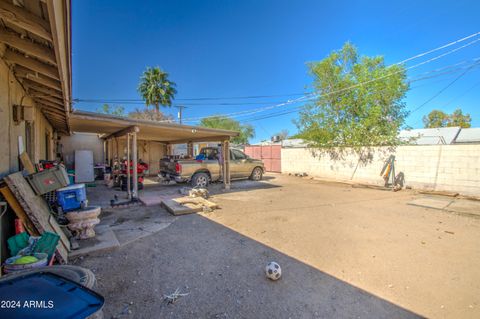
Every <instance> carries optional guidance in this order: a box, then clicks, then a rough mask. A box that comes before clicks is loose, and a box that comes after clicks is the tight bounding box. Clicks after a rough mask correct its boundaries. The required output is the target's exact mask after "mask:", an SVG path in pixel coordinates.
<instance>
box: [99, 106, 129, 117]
mask: <svg viewBox="0 0 480 319" xmlns="http://www.w3.org/2000/svg"><path fill="white" fill-rule="evenodd" d="M97 112H98V113H103V114H110V115H116V116H125V108H124V107H123V106H120V105H116V106H110V105H108V104H106V103H105V104H103V105H102V107H101V108H97Z"/></svg>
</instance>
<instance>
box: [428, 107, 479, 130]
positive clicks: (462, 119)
mask: <svg viewBox="0 0 480 319" xmlns="http://www.w3.org/2000/svg"><path fill="white" fill-rule="evenodd" d="M471 122H472V118H471V117H470V114H463V112H462V110H461V109H459V108H458V109H456V110H455V111H453V113H452V114H447V113H445V112H443V111H439V110H433V111H431V112H430V113H428V115H425V116H424V117H423V124H424V125H425V128H435V127H452V126H460V127H462V128H468V127H471Z"/></svg>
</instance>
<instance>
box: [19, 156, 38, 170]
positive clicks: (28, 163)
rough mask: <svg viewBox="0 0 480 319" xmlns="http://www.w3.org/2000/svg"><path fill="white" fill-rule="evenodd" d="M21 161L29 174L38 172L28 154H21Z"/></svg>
mask: <svg viewBox="0 0 480 319" xmlns="http://www.w3.org/2000/svg"><path fill="white" fill-rule="evenodd" d="M20 161H21V162H22V165H23V167H24V168H25V170H26V171H27V172H28V174H33V173H35V172H36V171H35V166H33V163H32V161H31V160H30V157H29V156H28V154H27V153H26V152H23V153H22V154H20Z"/></svg>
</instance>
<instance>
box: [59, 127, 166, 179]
mask: <svg viewBox="0 0 480 319" xmlns="http://www.w3.org/2000/svg"><path fill="white" fill-rule="evenodd" d="M61 144H62V145H63V150H62V153H63V156H64V160H65V163H66V164H67V167H69V168H71V167H73V165H74V159H75V150H92V151H93V160H94V163H103V162H104V160H105V154H104V145H103V139H101V138H99V137H98V135H97V134H92V133H73V134H72V135H70V136H62V137H61ZM117 144H118V153H117ZM106 146H107V148H108V153H109V154H113V155H112V158H111V159H113V157H115V155H116V154H118V157H119V158H120V159H122V158H124V157H126V156H127V143H126V139H125V138H117V139H116V140H115V139H113V140H111V142H110V143H108V145H106ZM137 149H138V159H139V160H140V159H141V160H142V161H144V162H145V163H147V164H148V165H149V171H150V174H151V175H156V174H158V171H159V170H160V159H161V158H162V157H163V156H165V154H166V145H165V144H163V143H159V142H154V141H145V140H138V141H137Z"/></svg>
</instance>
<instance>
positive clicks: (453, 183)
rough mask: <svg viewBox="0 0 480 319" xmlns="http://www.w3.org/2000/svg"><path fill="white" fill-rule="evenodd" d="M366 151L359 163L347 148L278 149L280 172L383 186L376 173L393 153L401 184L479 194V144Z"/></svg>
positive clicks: (403, 147)
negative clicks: (330, 151) (322, 149)
mask: <svg viewBox="0 0 480 319" xmlns="http://www.w3.org/2000/svg"><path fill="white" fill-rule="evenodd" d="M342 154H343V155H342ZM369 154H370V156H371V158H369V159H367V160H366V161H364V162H362V161H359V156H358V155H357V154H356V153H354V152H352V151H351V150H350V149H343V153H339V152H335V153H332V154H329V153H327V152H325V151H323V152H322V151H318V150H312V149H308V148H282V173H300V172H305V173H307V174H308V175H309V176H314V177H319V178H324V179H331V180H338V181H354V182H363V183H370V184H378V185H383V184H384V181H383V179H382V177H381V176H380V172H381V170H382V168H383V166H384V163H385V160H386V159H388V157H389V156H390V155H395V157H396V161H395V172H396V174H398V173H400V172H403V173H404V176H405V185H408V186H412V187H413V188H418V189H428V190H437V191H454V192H459V193H461V194H465V195H474V196H480V145H479V144H470V145H421V146H420V145H418V146H399V147H397V148H396V149H395V150H394V151H392V150H389V149H387V148H374V149H373V150H372V152H370V153H369ZM335 156H337V157H335ZM338 156H340V157H338Z"/></svg>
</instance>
